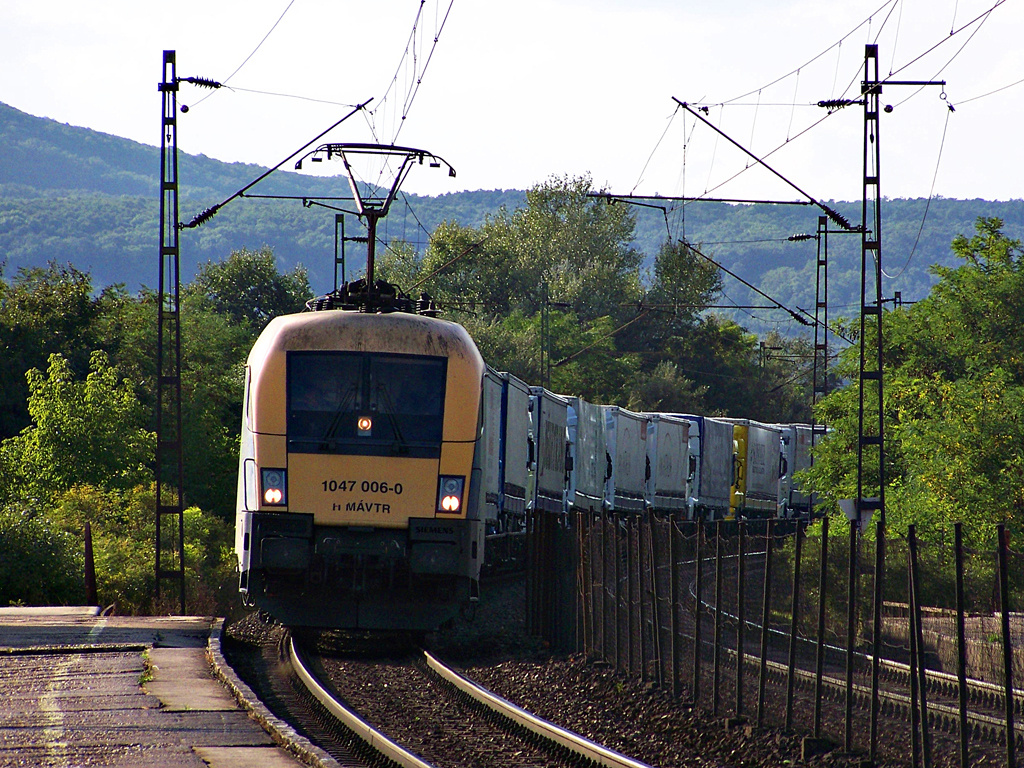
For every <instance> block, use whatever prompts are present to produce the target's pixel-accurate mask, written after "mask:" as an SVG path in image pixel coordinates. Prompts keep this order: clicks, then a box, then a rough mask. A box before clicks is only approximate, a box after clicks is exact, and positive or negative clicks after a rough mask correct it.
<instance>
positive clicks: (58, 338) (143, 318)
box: [0, 249, 311, 613]
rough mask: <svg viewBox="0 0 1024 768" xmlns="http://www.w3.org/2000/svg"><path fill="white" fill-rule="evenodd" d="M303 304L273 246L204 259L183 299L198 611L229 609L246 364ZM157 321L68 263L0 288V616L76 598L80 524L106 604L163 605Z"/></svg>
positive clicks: (192, 586)
mask: <svg viewBox="0 0 1024 768" xmlns="http://www.w3.org/2000/svg"><path fill="white" fill-rule="evenodd" d="M240 296H242V297H243V298H241V299H240V298H239V297H240ZM310 296H311V292H310V289H309V284H308V281H307V278H306V275H305V272H304V271H302V270H301V269H297V270H293V271H291V272H287V273H280V272H279V271H278V270H277V268H276V264H275V261H274V257H273V254H272V253H270V251H269V250H267V249H263V250H260V251H256V252H253V251H247V250H241V251H236V252H234V253H232V254H231V255H230V256H229V257H228V258H227V259H226V260H225V261H224V262H222V263H218V264H214V263H208V264H206V265H204V266H203V267H202V269H201V270H200V272H199V275H198V276H197V277H196V279H195V280H194V281H193V282H192V283H191V284H189V285H188V286H186V287H185V288H184V289H183V297H182V302H183V306H182V336H183V347H182V386H183V397H182V399H183V420H184V434H185V437H186V442H185V457H186V471H185V478H186V480H185V488H184V494H185V501H186V503H187V504H188V505H189V506H188V507H187V509H186V510H185V537H186V552H185V570H186V586H187V589H186V591H187V594H188V597H189V602H188V607H189V610H192V611H195V612H197V613H214V612H223V611H224V610H225V608H226V606H227V603H226V602H225V601H226V600H233V599H234V597H235V594H234V589H233V584H232V583H231V578H232V571H233V555H232V552H231V547H232V544H233V533H232V525H233V520H234V487H235V471H236V468H237V452H238V425H239V419H240V413H241V395H242V392H241V384H242V375H243V370H244V364H245V356H246V354H247V353H248V349H249V347H250V346H251V345H252V343H253V341H254V340H255V338H256V336H257V335H258V334H259V332H260V330H262V328H263V326H264V325H265V324H266V322H267V321H268V320H269V318H270V317H272V316H273V315H275V314H278V313H282V312H295V311H299V310H301V309H302V308H303V306H304V304H305V302H306V301H307V300H308V299H309V298H310ZM155 316H156V311H155V302H154V296H153V294H152V293H151V292H150V291H142V292H140V293H139V294H138V295H136V296H131V295H129V294H128V293H127V292H126V291H125V290H124V289H123V287H120V286H113V287H110V288H106V289H104V290H102V291H100V292H99V293H98V294H94V292H93V289H92V284H91V280H90V278H89V276H88V275H86V274H84V273H82V272H80V271H78V270H77V269H75V268H74V267H73V266H71V265H60V264H55V263H54V264H50V265H49V266H48V267H47V268H46V269H31V270H22V271H21V272H19V273H18V274H17V275H16V276H15V277H14V278H13V279H12V280H10V281H9V282H8V281H6V280H4V281H0V340H2V341H3V342H4V344H3V346H2V348H0V362H2V364H0V379H2V383H3V390H2V394H0V402H2V409H0V419H2V424H3V432H2V436H3V438H4V439H3V441H2V442H0V469H2V472H3V475H4V477H5V483H4V484H3V486H2V487H0V553H2V556H0V605H6V604H8V603H11V602H24V603H44V604H46V603H57V604H63V603H81V602H83V601H84V599H85V586H84V579H83V575H82V574H83V564H84V551H83V531H84V529H85V526H86V524H89V526H90V528H91V532H92V541H93V548H94V556H95V564H96V575H97V587H98V591H99V598H100V601H101V602H103V603H104V604H110V603H113V604H116V605H117V608H118V610H119V611H122V612H130V613H135V612H148V611H153V610H156V609H157V608H159V606H155V605H153V587H154V584H153V581H154V568H153V542H154V536H155V531H154V525H155V517H156V515H155V489H154V486H153V480H152V477H153V473H152V463H153V459H154V450H155V435H154V433H153V429H154V424H153V419H154V417H153V399H154V389H155V388H154V381H153V377H154V371H155V341H156V339H155V337H156V329H155V327H154V326H155V322H154V321H155ZM19 379H20V380H21V382H22V383H21V385H20V386H19V385H18V383H17V382H18V380H19ZM225 584H226V585H227V587H226V588H225Z"/></svg>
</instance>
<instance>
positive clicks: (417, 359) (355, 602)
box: [235, 283, 485, 632]
mask: <svg viewBox="0 0 1024 768" xmlns="http://www.w3.org/2000/svg"><path fill="white" fill-rule="evenodd" d="M362 288H363V290H364V291H365V285H363V286H362ZM375 288H376V289H377V290H378V291H381V290H383V292H384V299H390V301H384V302H383V303H381V302H380V301H375V302H373V303H364V302H361V301H352V300H351V299H352V298H353V297H352V296H349V294H348V293H347V292H345V293H343V294H332V295H331V296H330V297H327V301H319V302H318V307H324V308H322V309H320V310H319V311H310V312H303V313H300V314H295V315H287V316H283V317H278V318H275V319H274V320H273V321H271V323H270V324H269V325H268V326H267V328H266V330H264V332H263V334H262V335H261V336H260V337H259V339H258V341H257V342H256V344H255V346H254V347H253V349H252V351H251V352H250V354H249V358H248V362H247V364H246V376H245V395H244V410H243V417H242V437H241V451H240V459H239V473H238V501H237V519H236V542H235V544H236V552H237V556H238V564H239V571H240V589H241V591H242V593H243V596H244V598H245V599H246V602H248V603H249V604H252V605H255V606H257V607H259V608H260V609H262V610H265V611H267V612H268V613H270V614H271V615H273V616H274V617H275V618H277V619H278V620H279V621H281V622H282V623H284V624H287V625H291V626H318V627H344V628H348V629H365V630H376V629H397V630H409V631H419V632H422V631H430V630H433V629H435V628H436V627H438V626H439V625H440V624H442V623H443V622H444V621H446V620H447V619H449V618H451V617H452V616H454V615H455V614H456V612H457V611H458V610H459V608H460V606H462V605H463V604H465V603H467V602H469V601H470V600H471V599H473V598H475V597H476V596H477V594H478V585H479V578H480V568H481V564H482V560H483V554H484V553H483V544H484V527H485V526H484V521H483V520H481V519H480V514H479V513H478V510H477V509H476V506H477V505H476V504H471V503H470V484H471V482H473V477H472V475H473V465H474V453H475V452H476V449H477V442H478V438H479V435H480V426H479V422H480V400H481V389H482V382H483V377H484V370H485V368H484V362H483V360H482V359H481V357H480V353H479V352H478V351H477V348H476V345H475V344H474V343H473V340H472V339H471V338H470V336H469V334H468V333H467V332H466V331H465V329H463V328H462V326H460V325H457V324H455V323H451V322H447V321H445V320H440V319H438V318H436V317H434V316H433V314H434V313H433V312H430V311H429V310H428V311H426V312H425V313H417V312H416V311H415V310H416V302H410V301H409V300H407V299H406V300H405V305H404V306H402V299H401V297H397V296H395V295H394V294H393V293H392V294H391V295H390V296H388V295H387V289H388V288H390V286H387V284H385V283H378V284H377V285H376V286H375ZM367 293H369V292H367ZM356 298H358V297H356ZM364 298H365V295H364ZM377 298H378V299H380V298H381V295H380V294H379V293H378V294H377ZM420 304H421V306H420V308H421V309H423V308H424V306H423V303H422V302H421V303H420ZM332 305H334V306H337V305H340V308H339V309H333V308H328V307H331V306H332ZM398 310H405V311H398Z"/></svg>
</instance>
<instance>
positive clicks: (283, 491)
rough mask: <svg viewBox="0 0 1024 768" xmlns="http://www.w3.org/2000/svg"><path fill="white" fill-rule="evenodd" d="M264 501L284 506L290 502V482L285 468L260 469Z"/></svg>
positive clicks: (272, 504) (271, 504) (268, 503)
mask: <svg viewBox="0 0 1024 768" xmlns="http://www.w3.org/2000/svg"><path fill="white" fill-rule="evenodd" d="M260 488H261V489H262V491H263V503H264V504H267V505H269V506H274V507H283V506H285V505H286V504H287V503H288V483H287V480H286V473H285V471H284V470H283V469H260Z"/></svg>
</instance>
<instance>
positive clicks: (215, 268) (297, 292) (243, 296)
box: [185, 246, 313, 333]
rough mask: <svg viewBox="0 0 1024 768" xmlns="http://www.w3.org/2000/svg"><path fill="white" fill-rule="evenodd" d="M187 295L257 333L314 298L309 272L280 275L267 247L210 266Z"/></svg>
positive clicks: (297, 269)
mask: <svg viewBox="0 0 1024 768" xmlns="http://www.w3.org/2000/svg"><path fill="white" fill-rule="evenodd" d="M185 293H186V295H187V296H189V297H192V298H194V299H195V300H196V304H197V305H198V306H199V307H202V308H204V309H209V310H211V311H213V312H216V313H218V314H223V315H227V316H228V318H229V319H230V320H231V322H232V323H235V324H243V323H247V324H248V325H249V327H250V328H251V329H252V330H253V331H255V332H256V333H259V332H260V331H262V330H263V328H264V327H265V326H266V324H267V323H268V322H270V320H271V319H272V318H274V317H276V316H277V315H286V314H292V313H294V312H301V311H302V310H303V309H304V308H305V305H306V302H307V301H309V300H310V299H311V298H313V292H312V290H311V289H310V287H309V277H308V275H307V274H306V270H305V269H304V268H302V267H301V266H297V267H295V269H293V270H292V271H290V272H285V273H282V272H279V271H278V269H277V262H276V260H275V259H274V253H273V251H271V250H270V248H269V247H267V246H264V247H262V248H261V249H260V250H258V251H250V250H248V249H247V248H242V249H241V250H237V251H232V252H231V255H230V256H228V258H227V259H225V260H223V261H219V262H213V261H208V262H206V264H203V265H202V266H200V267H199V273H198V274H197V275H196V278H195V280H193V281H192V283H190V284H189V285H188V286H187V287H186V289H185Z"/></svg>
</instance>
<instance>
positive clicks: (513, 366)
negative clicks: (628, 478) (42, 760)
mask: <svg viewBox="0 0 1024 768" xmlns="http://www.w3.org/2000/svg"><path fill="white" fill-rule="evenodd" d="M590 186H591V185H590V179H588V178H552V179H550V180H548V181H547V182H545V183H543V184H540V185H538V186H537V187H535V188H534V189H532V190H530V191H529V192H528V193H527V195H526V200H525V203H524V204H523V205H522V206H520V207H516V208H514V209H508V208H506V207H501V208H499V209H498V211H497V212H496V213H494V214H492V215H488V216H486V217H485V218H484V221H483V223H482V224H481V225H479V226H463V225H460V224H458V223H456V222H455V221H448V222H445V223H444V224H442V225H440V226H439V227H437V229H436V230H435V231H434V233H433V236H432V237H431V240H430V244H429V247H427V249H426V250H425V252H423V253H422V255H421V254H420V253H419V252H418V251H417V249H416V248H414V247H413V246H412V245H411V244H400V243H392V244H391V246H390V247H389V248H388V249H387V250H386V251H385V252H384V253H382V254H380V256H379V259H378V265H379V270H380V271H379V273H378V275H377V276H378V277H385V278H388V279H391V280H393V281H395V282H397V283H398V284H399V285H400V287H402V288H404V289H406V290H409V291H410V292H412V293H418V292H419V291H427V292H429V293H430V294H431V295H432V296H433V297H434V299H435V300H437V301H438V302H439V303H440V304H441V305H442V306H443V307H445V308H446V312H447V316H448V317H450V318H451V319H454V320H456V321H458V322H461V323H463V324H464V325H465V326H466V327H467V328H468V329H469V330H470V332H471V333H472V335H473V337H474V338H475V339H476V340H477V343H478V344H479V346H480V349H481V351H482V353H483V355H484V357H485V359H486V360H487V361H488V362H489V363H490V364H491V365H492V366H494V367H495V368H498V369H500V370H507V371H510V372H511V373H513V374H515V375H516V376H518V377H520V378H522V379H523V380H525V381H527V382H529V383H531V384H541V383H543V384H545V385H546V386H547V387H548V388H550V389H552V390H554V391H558V392H565V393H571V394H579V395H582V396H584V397H586V398H587V399H588V400H590V401H592V402H597V403H615V404H618V405H621V406H624V407H628V408H630V409H633V410H651V411H654V410H658V411H668V412H692V411H696V412H700V413H705V414H711V415H714V414H724V415H732V416H744V417H748V418H753V419H757V420H760V421H766V422H776V421H780V422H794V421H797V422H798V421H808V420H809V419H810V416H811V415H810V413H809V411H808V403H809V401H810V392H809V387H810V376H809V367H810V364H811V349H810V341H809V340H808V339H796V340H794V339H784V338H782V337H780V336H778V335H777V334H776V335H770V336H767V337H765V338H763V339H758V338H757V337H756V336H754V335H753V334H751V333H749V332H748V331H746V330H745V329H744V328H742V327H741V326H739V325H737V324H736V323H735V322H733V321H732V320H729V319H726V318H724V317H723V316H721V315H718V314H715V313H709V312H707V311H703V309H702V308H704V307H706V306H708V305H713V304H715V303H716V302H717V301H718V300H719V295H720V291H721V282H720V277H719V274H718V271H717V270H716V269H715V268H714V267H713V266H712V265H711V264H710V263H709V262H708V261H707V260H706V259H704V258H703V257H702V256H701V255H700V254H698V253H697V251H696V250H695V249H693V248H691V247H690V246H689V245H687V244H686V243H684V242H679V241H668V242H666V243H665V244H664V245H663V246H662V247H661V248H660V250H659V251H658V253H657V255H656V257H655V258H654V260H653V262H652V263H650V264H649V265H648V266H645V260H644V257H643V254H642V253H640V252H639V251H638V250H637V249H636V248H635V246H634V242H635V231H636V225H637V222H636V213H635V209H631V208H629V207H627V206H622V205H616V206H612V205H608V204H607V203H606V202H605V201H604V200H601V199H600V198H594V197H591V196H589V195H588V193H589V192H590ZM1000 226H1001V223H1000V222H999V221H998V220H996V219H984V220H981V221H980V222H979V225H978V232H977V234H976V235H975V236H974V237H973V238H970V239H968V238H966V237H958V238H957V239H956V240H955V241H954V243H953V250H954V252H955V254H956V255H957V256H958V257H959V258H960V259H961V260H962V261H963V262H964V263H963V265H962V266H960V267H959V268H955V269H954V268H947V267H936V268H935V270H934V274H935V278H936V279H937V280H938V285H937V287H936V289H935V291H934V292H933V293H932V295H931V296H930V297H929V298H928V299H926V300H925V301H922V302H920V303H918V304H916V305H914V306H910V307H906V308H901V309H897V310H894V311H892V312H889V313H888V314H887V316H886V329H887V330H886V350H885V355H886V360H887V366H888V367H889V369H888V370H889V371H890V372H887V390H886V394H887V397H886V408H887V409H888V418H889V424H890V425H891V427H890V432H889V446H890V449H889V463H890V466H889V468H888V470H887V471H888V486H887V493H888V494H889V499H890V521H891V522H893V523H894V524H895V525H896V526H897V529H898V530H905V527H906V526H907V525H909V524H910V523H911V522H914V523H916V524H917V525H918V532H919V535H920V536H921V537H922V538H928V539H931V540H937V539H943V538H944V537H948V536H949V535H950V534H949V526H950V525H951V523H952V521H955V520H970V521H971V522H972V526H973V527H972V531H977V535H978V536H979V537H984V538H979V539H977V541H979V542H981V541H989V540H990V537H989V533H990V531H991V526H992V525H994V524H995V523H996V522H1000V521H1005V520H1012V519H1014V516H1015V515H1016V514H1017V510H1018V509H1019V508H1020V506H1021V504H1022V503H1024V491H1022V488H1024V483H1022V482H1021V480H1022V475H1024V459H1022V458H1021V449H1020V446H1021V445H1022V444H1024V440H1022V438H1024V427H1022V426H1021V419H1020V413H1021V406H1022V405H1024V362H1022V354H1024V353H1022V351H1021V350H1022V349H1024V335H1022V334H1024V331H1022V330H1021V329H1022V328H1024V322H1022V321H1024V316H1022V315H1024V300H1022V299H1021V298H1020V297H1021V296H1024V290H1022V289H1024V284H1022V283H1024V271H1022V269H1021V264H1020V244H1019V242H1017V241H1014V240H1011V239H1008V238H1006V237H1005V236H1004V235H1003V234H1002V232H1001V229H1000ZM699 248H700V250H701V251H702V252H704V253H711V254H713V247H710V246H709V247H706V248H705V247H703V246H699ZM311 296H312V292H311V289H310V284H309V279H308V276H307V274H306V272H305V270H304V269H302V268H301V267H296V268H294V269H291V270H287V271H281V269H280V268H279V265H278V261H277V259H276V258H275V255H274V253H273V252H271V250H270V249H269V248H261V249H259V250H255V251H253V250H248V249H244V248H243V249H241V250H235V251H234V252H232V253H231V254H230V255H229V256H228V257H227V258H226V259H225V260H224V261H222V262H216V263H215V262H207V263H206V264H204V265H202V266H201V267H200V269H199V270H198V273H197V276H196V277H195V279H194V280H193V281H191V282H190V283H188V284H187V285H185V286H184V287H183V289H182V339H183V348H182V355H183V357H182V374H183V389H184V391H183V411H184V412H183V418H184V421H185V429H184V435H185V438H186V443H185V458H186V467H185V478H186V480H185V488H184V489H183V490H184V500H185V502H186V504H187V505H188V509H187V512H186V514H185V519H186V529H187V530H186V541H187V553H186V571H187V580H188V594H189V596H190V609H191V610H195V611H215V610H223V608H222V607H220V606H219V605H218V601H219V600H221V599H222V598H228V599H232V600H233V599H234V595H233V587H232V586H231V585H230V581H231V570H232V567H233V563H232V555H231V542H232V534H231V525H232V522H233V508H234V490H235V473H236V469H237V447H238V431H239V419H240V411H241V399H242V382H243V374H244V361H245V356H246V354H247V352H248V350H249V348H250V347H251V345H252V343H253V341H254V340H255V338H256V336H257V335H258V333H259V332H260V331H261V330H262V328H263V326H264V325H265V324H266V322H268V320H269V319H270V318H271V317H273V316H275V315H277V314H281V313H287V312H295V311H300V310H301V309H302V308H303V306H304V304H305V302H306V301H307V300H308V299H309V298H311ZM155 316H156V309H155V296H154V294H153V292H152V291H151V290H148V289H143V290H141V291H139V292H137V293H135V294H132V293H130V292H129V291H128V290H127V289H126V288H125V287H124V286H119V285H114V286H108V287H105V288H102V289H101V290H96V289H95V288H94V286H93V283H92V279H91V277H90V275H88V274H86V273H84V272H81V271H79V270H78V269H76V268H75V267H74V266H72V265H71V264H59V263H55V262H54V263H51V264H49V265H48V266H47V267H45V268H41V267H37V268H31V269H24V270H20V271H19V272H18V273H17V274H16V275H14V276H13V277H10V278H7V277H6V276H4V279H0V363H2V364H0V439H2V442H0V469H2V470H3V476H4V478H5V483H4V484H3V486H2V487H0V552H2V553H3V557H0V604H7V603H10V602H18V601H23V602H51V603H53V602H55V603H64V602H67V603H70V602H80V601H81V600H82V599H83V597H84V591H83V590H84V587H83V584H82V577H81V573H82V559H83V554H82V545H81V541H82V530H83V528H84V526H85V524H86V523H88V524H89V525H90V526H91V529H92V535H93V541H94V547H95V555H96V565H97V574H98V578H99V589H100V599H101V601H102V602H104V603H117V605H118V606H119V609H121V610H124V611H138V612H144V611H150V610H155V609H156V608H157V606H154V605H153V604H152V597H151V595H152V592H153V589H152V588H153V567H152V549H153V544H152V542H153V533H154V531H153V525H154V518H155V514H154V506H153V505H154V496H155V489H154V488H153V484H152V480H151V477H152V474H151V467H152V463H153V452H154V440H155V438H154V434H153V430H154V417H153V412H154V392H155V386H154V376H155V357H156V355H155V341H156V340H155V336H156V328H155V325H156V323H155ZM856 365H857V355H856V349H855V348H851V349H850V350H847V351H846V352H844V353H843V354H842V356H841V361H840V365H839V368H838V375H839V376H840V377H846V378H850V377H851V376H852V374H853V373H854V372H855V371H856ZM855 408H856V389H855V388H850V387H846V388H843V389H840V390H839V391H837V392H836V393H834V394H833V395H831V396H830V397H829V398H827V399H826V400H825V401H824V402H823V403H822V405H821V411H820V413H819V414H818V420H819V421H820V422H825V423H828V424H829V425H830V426H831V427H832V428H833V430H834V431H833V436H832V438H831V439H830V440H828V441H827V443H826V444H825V445H824V446H823V448H822V450H821V454H820V457H819V460H818V464H817V465H816V466H815V468H814V470H813V472H812V473H811V481H812V482H813V483H814V484H815V486H816V488H817V489H818V491H819V493H820V494H821V495H822V497H823V498H826V499H829V500H835V499H838V498H844V497H849V496H852V495H853V492H852V491H851V483H853V484H854V485H855V483H856V475H855V471H856V467H855V457H856V451H855V450H851V446H852V445H853V443H852V441H853V440H854V439H855V438H856V434H855V433H856V410H855ZM851 425H852V426H851ZM851 430H852V431H851ZM851 473H853V474H851ZM851 478H852V479H851ZM225 583H227V584H228V585H229V586H228V587H227V588H226V589H224V588H222V585H223V584H225Z"/></svg>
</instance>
